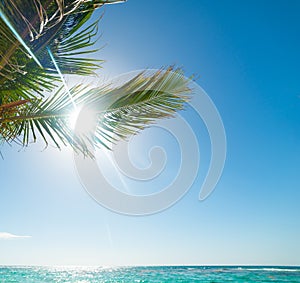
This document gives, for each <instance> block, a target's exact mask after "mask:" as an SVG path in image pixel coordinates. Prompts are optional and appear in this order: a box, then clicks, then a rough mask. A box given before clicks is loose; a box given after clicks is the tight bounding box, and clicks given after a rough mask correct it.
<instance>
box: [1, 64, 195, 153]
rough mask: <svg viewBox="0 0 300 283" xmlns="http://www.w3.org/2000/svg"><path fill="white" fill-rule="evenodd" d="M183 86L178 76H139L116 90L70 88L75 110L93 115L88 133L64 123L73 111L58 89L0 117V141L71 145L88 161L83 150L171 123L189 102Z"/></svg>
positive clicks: (162, 73) (175, 73)
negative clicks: (163, 121) (168, 120)
mask: <svg viewBox="0 0 300 283" xmlns="http://www.w3.org/2000/svg"><path fill="white" fill-rule="evenodd" d="M188 83H189V80H187V79H185V78H184V76H183V74H182V72H181V71H180V70H175V71H173V70H172V69H168V70H166V71H163V70H162V71H159V72H156V73H154V74H151V75H147V74H145V73H141V74H139V75H138V76H136V77H134V78H133V79H132V80H130V81H129V82H127V83H125V84H123V85H122V86H119V87H115V88H112V87H111V86H110V85H108V86H104V87H97V88H92V89H89V90H87V91H86V88H83V87H80V86H76V87H73V88H72V89H71V90H70V93H71V95H72V96H73V99H74V101H75V103H76V104H77V106H78V107H79V108H81V107H85V108H90V109H93V111H94V113H95V122H96V127H95V129H94V131H90V132H84V133H82V132H77V131H73V130H72V129H71V127H70V124H69V123H68V119H69V117H70V115H71V113H72V110H73V105H72V103H71V101H70V99H69V96H68V94H67V93H66V92H65V91H64V89H63V88H60V89H59V90H58V91H57V93H56V94H55V95H54V96H52V97H51V98H48V99H46V100H44V101H39V100H35V101H31V103H25V104H22V105H21V107H19V108H18V111H17V112H14V113H13V115H11V114H10V115H7V114H5V113H4V114H2V116H0V126H1V128H0V129H1V130H0V131H1V132H0V135H1V136H2V137H3V138H4V139H5V140H6V141H8V142H9V141H12V140H14V139H16V137H21V138H22V143H23V144H24V145H25V146H26V145H28V143H29V142H30V141H31V140H32V141H35V140H36V139H37V137H38V135H39V136H41V137H42V138H43V140H44V141H45V142H46V144H47V143H48V140H51V141H52V142H54V143H55V145H56V146H57V147H59V148H60V147H61V144H64V145H71V147H72V148H73V149H74V150H75V151H77V152H82V153H83V154H85V155H89V156H91V152H90V151H89V149H88V148H89V145H90V144H93V145H95V146H99V145H103V146H105V147H110V145H111V142H113V141H114V140H116V139H120V138H126V137H128V136H129V135H132V134H135V133H136V132H138V131H139V130H142V129H144V128H145V127H146V126H148V125H149V124H151V123H154V122H155V120H156V119H161V118H168V117H171V116H172V115H173V114H174V113H175V112H176V111H178V110H180V109H182V108H183V107H184V103H185V102H186V101H187V100H188V98H189V93H190V89H189V87H188Z"/></svg>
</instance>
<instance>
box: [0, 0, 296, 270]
mask: <svg viewBox="0 0 300 283" xmlns="http://www.w3.org/2000/svg"><path fill="white" fill-rule="evenodd" d="M187 2H188V4H187ZM299 9H300V3H299V1H292V0H290V1H288V2H286V1H226V2H225V1H201V0H197V1H196V0H194V1H192V0H191V1H177V0H172V1H171V0H166V1H145V0H130V1H128V2H127V3H125V4H118V5H111V6H108V7H106V8H105V9H104V10H105V15H104V18H103V20H102V21H101V22H100V30H101V32H102V33H103V35H102V37H101V39H100V42H99V44H100V45H101V44H107V46H106V47H105V48H104V49H103V50H101V51H100V52H99V54H98V55H97V56H99V58H101V59H105V60H106V61H107V62H106V63H105V65H104V69H103V70H101V72H100V74H101V75H102V76H103V77H105V78H108V77H113V76H116V75H118V74H121V73H124V72H128V71H132V70H136V69H143V68H145V67H148V68H160V67H161V66H168V65H173V64H175V65H177V66H182V67H183V69H184V70H185V73H186V75H188V76H189V75H192V74H197V75H198V76H199V78H198V79H197V83H198V84H199V85H200V86H201V87H202V88H203V89H204V90H205V91H206V92H207V94H208V95H209V96H210V97H211V99H212V100H213V101H214V103H215V105H216V106H217V108H218V110H219V112H220V115H221V116H222V120H223V123H224V126H225V130H226V135H227V143H228V144H227V160H226V164H225V168H224V172H223V175H222V178H221V180H220V182H219V184H218V186H217V188H216V190H215V191H214V193H213V194H212V195H211V196H210V197H209V198H208V199H206V200H205V201H203V202H200V201H199V200H198V193H199V188H200V186H201V184H202V182H203V177H204V175H205V172H206V170H207V166H208V161H209V150H210V148H209V140H208V137H207V133H206V132H205V128H204V125H203V123H202V122H201V121H199V120H197V119H196V117H194V116H193V114H191V113H189V112H188V111H187V112H186V113H185V114H184V115H185V116H186V117H187V119H188V121H189V123H190V124H191V125H192V127H193V129H194V131H195V133H196V135H197V138H198V140H199V143H200V144H201V163H200V171H199V175H198V177H197V179H196V181H195V183H194V185H193V186H192V188H191V190H190V191H189V192H188V193H187V194H186V196H185V197H184V198H183V199H181V200H180V201H179V202H178V203H177V204H176V205H174V206H173V207H171V208H170V209H168V210H165V211H163V212H161V213H158V214H155V215H152V216H144V217H132V216H124V215H119V214H116V213H113V212H111V211H109V210H107V209H105V208H103V207H101V206H100V205H98V204H97V203H96V202H95V201H94V200H92V199H91V198H90V197H89V196H88V194H87V193H86V192H85V190H84V188H83V187H82V186H81V184H80V181H79V179H78V177H77V175H76V173H75V170H74V164H73V160H72V152H71V151H70V150H64V151H62V152H59V151H58V150H56V149H54V148H51V147H50V148H48V149H47V150H46V151H43V152H41V149H42V148H43V147H42V145H41V144H36V145H32V146H30V147H29V148H27V149H26V150H25V151H24V150H21V151H20V152H19V147H17V146H13V147H8V146H5V147H4V148H3V149H2V153H3V155H4V157H5V159H4V160H3V161H1V162H0V170H1V198H0V232H7V233H12V234H15V235H23V236H31V238H15V239H11V240H7V239H5V240H4V239H0V264H26V265H29V264H50V265H52V264H55V265H65V264H73V265H131V264H263V265H267V264H270V265H300V245H299V238H300V217H299V216H300V207H299V199H300V191H299V188H300V179H299V169H300V142H299V141H300V83H299V75H300V71H299V65H300V54H299V50H300V39H299V33H300V22H299ZM102 11H103V10H102ZM102 11H101V10H99V11H98V12H96V13H95V17H96V16H99V15H100V14H101V12H102ZM100 80H101V78H100ZM149 131H150V130H149ZM144 135H145V138H146V137H149V132H148V133H147V132H146V133H144ZM147 135H148V136H147ZM158 136H159V134H156V135H152V138H153V140H155V138H157V137H158ZM163 141H164V142H163V143H164V144H166V143H167V144H168V142H169V144H168V145H169V146H170V148H171V149H174V152H173V153H172V152H171V155H172V154H173V155H174V156H176V153H177V151H178V150H177V148H176V145H174V142H172V141H171V140H170V139H169V137H164V138H163ZM139 158H140V159H141V160H143V159H145V156H138V157H137V159H139ZM172 158H174V160H175V161H176V157H172ZM172 158H171V161H172V160H173V159H172ZM171 163H172V162H171ZM177 170H178V165H172V164H171V165H168V166H167V172H168V174H169V173H170V174H172V173H174V174H176V171H177ZM168 174H166V176H165V177H166V178H169V175H168ZM159 182H161V184H164V182H166V180H164V179H162V180H160V181H159ZM135 189H136V188H135ZM0 236H1V234H0ZM2 236H3V235H2ZM2 238H4V237H2Z"/></svg>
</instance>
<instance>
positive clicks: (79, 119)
mask: <svg viewBox="0 0 300 283" xmlns="http://www.w3.org/2000/svg"><path fill="white" fill-rule="evenodd" d="M97 117H98V116H97V113H96V111H94V110H93V109H90V108H86V107H84V108H80V107H77V108H76V109H74V110H73V112H71V114H70V115H69V119H68V124H69V127H70V128H71V129H72V130H73V131H74V132H76V133H79V134H87V133H91V132H94V131H95V130H96V127H97V121H98V118H97Z"/></svg>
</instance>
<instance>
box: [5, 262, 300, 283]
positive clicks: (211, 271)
mask: <svg viewBox="0 0 300 283" xmlns="http://www.w3.org/2000/svg"><path fill="white" fill-rule="evenodd" d="M0 282H1V283H2V282H11V283H12V282H21V283H31V282H32V283H43V282H65V283H66V282H68V283H73V282H76V283H89V282H95V283H96V282H97V283H100V282H122V283H127V282H128V283H133V282H140V283H141V282H155V283H156V282H186V283H192V282H207V283H208V282H210V283H213V282H215V283H216V282H289V283H292V282H300V267H255V266H251V267H250V266H248V267H237V266H236V267H222V266H214V267H203V266H197V267H196V266H158V267H98V268H95V267H13V266H3V267H0Z"/></svg>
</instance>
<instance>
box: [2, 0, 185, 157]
mask: <svg viewBox="0 0 300 283" xmlns="http://www.w3.org/2000/svg"><path fill="white" fill-rule="evenodd" d="M116 2H124V1H120V0H119V1H118V0H93V1H91V0H75V1H74V0H26V1H24V0H1V1H0V15H1V18H0V84H1V90H0V139H1V141H2V142H7V143H11V142H20V143H21V144H22V145H23V146H27V145H28V143H29V142H31V141H36V139H38V138H41V139H43V140H44V141H45V143H46V145H47V144H48V142H49V141H52V142H53V143H54V144H55V145H56V146H57V147H58V148H60V147H61V144H64V145H70V146H71V147H72V148H73V149H74V150H75V151H77V152H81V153H83V154H84V155H86V156H91V153H90V151H89V149H88V144H89V143H90V144H93V145H104V146H106V147H109V145H110V143H111V142H112V141H114V140H115V139H117V138H126V137H127V136H128V135H131V134H134V133H136V132H137V131H139V130H141V129H144V128H145V127H146V126H147V125H148V124H149V123H153V122H155V120H156V119H160V118H167V117H171V116H172V115H173V114H174V113H175V112H176V111H177V110H180V109H182V108H183V106H184V103H185V102H186V101H187V99H188V94H189V91H190V90H189V88H188V80H187V79H185V78H184V76H183V74H182V71H181V70H179V69H176V70H175V69H173V68H168V69H166V70H161V71H159V72H156V73H154V74H153V73H152V74H147V73H140V74H139V75H137V76H136V77H134V78H133V79H131V80H130V81H128V82H126V83H125V84H123V85H121V86H117V87H111V86H102V87H94V88H86V86H84V85H76V86H74V87H72V88H71V89H69V90H68V89H67V88H66V87H65V85H64V84H62V82H64V81H63V76H62V74H73V75H80V76H91V75H95V72H96V71H97V70H98V69H99V68H100V67H101V63H102V60H99V59H91V58H86V57H84V56H85V55H86V54H91V53H94V52H96V51H97V50H95V49H91V48H92V46H93V45H94V43H95V36H96V34H97V27H98V21H96V22H94V23H92V24H90V25H88V26H86V25H84V24H85V23H86V22H87V21H88V20H89V19H90V17H91V15H92V13H93V12H94V10H95V9H96V8H99V7H102V6H103V5H105V4H112V3H116ZM61 84H62V85H61ZM57 85H61V86H60V87H59V88H58V87H57ZM57 88H58V89H57ZM46 93H51V95H50V96H49V95H46ZM74 105H75V107H78V108H80V107H82V105H84V106H85V107H90V108H93V109H94V112H95V118H96V122H97V125H96V128H95V131H93V132H90V133H87V132H85V133H80V132H78V131H74V130H73V129H72V128H71V127H70V125H69V123H68V122H67V121H68V119H69V117H70V115H71V113H72V110H73V108H74Z"/></svg>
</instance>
